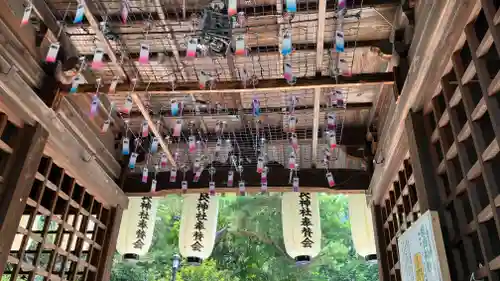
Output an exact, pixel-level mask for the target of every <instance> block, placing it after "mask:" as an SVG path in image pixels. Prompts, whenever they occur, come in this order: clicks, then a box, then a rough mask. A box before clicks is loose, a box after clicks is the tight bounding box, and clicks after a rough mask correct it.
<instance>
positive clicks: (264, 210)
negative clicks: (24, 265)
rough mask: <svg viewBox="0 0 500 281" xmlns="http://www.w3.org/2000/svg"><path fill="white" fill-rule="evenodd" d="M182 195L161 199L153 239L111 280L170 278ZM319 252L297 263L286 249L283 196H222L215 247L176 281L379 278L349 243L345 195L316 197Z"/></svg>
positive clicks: (361, 280)
mask: <svg viewBox="0 0 500 281" xmlns="http://www.w3.org/2000/svg"><path fill="white" fill-rule="evenodd" d="M181 204H182V199H181V197H178V196H172V197H168V198H165V199H162V201H161V203H160V204H159V210H158V214H157V219H156V226H155V232H154V238H153V244H152V246H151V249H150V252H149V254H148V255H147V256H145V257H142V258H141V261H140V262H138V263H137V264H135V265H130V264H124V263H123V262H121V261H120V260H119V259H117V260H116V262H115V265H114V267H113V275H112V280H113V281H122V280H123V281H125V280H126V281H135V280H141V281H142V280H148V281H163V280H170V277H171V274H172V269H171V266H172V256H173V255H174V254H175V253H178V245H177V241H178V234H179V220H180V210H181ZM320 210H321V228H322V232H323V238H322V241H321V242H322V251H321V253H320V254H319V255H318V257H316V258H315V259H314V261H313V262H312V263H311V264H309V265H307V266H304V267H297V266H296V265H295V262H294V261H293V260H292V259H291V258H290V257H289V256H288V255H287V254H286V251H285V246H284V244H283V238H282V237H283V235H282V227H281V197H280V195H279V194H273V195H269V196H254V197H250V196H248V197H237V196H226V197H221V198H220V208H219V223H218V229H219V230H218V234H217V241H216V246H215V249H214V251H213V253H212V256H211V258H210V259H209V260H206V261H204V262H203V264H202V265H201V266H198V267H193V266H187V265H183V266H182V267H181V269H180V271H179V273H178V274H177V280H178V281H215V280H218V281H239V280H255V281H292V280H301V281H302V280H308V281H377V280H378V272H377V270H378V267H377V266H375V265H371V264H368V263H366V262H365V261H364V260H363V259H362V258H361V257H359V256H357V254H356V252H355V251H354V249H353V246H352V239H351V233H350V225H349V221H348V218H347V213H348V212H347V200H346V198H345V197H344V196H329V195H321V196H320Z"/></svg>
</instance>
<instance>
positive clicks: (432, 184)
mask: <svg viewBox="0 0 500 281" xmlns="http://www.w3.org/2000/svg"><path fill="white" fill-rule="evenodd" d="M406 133H407V136H408V145H409V148H410V158H411V162H412V166H413V175H414V177H415V187H416V189H417V196H418V202H419V204H420V212H421V213H425V212H426V211H427V210H433V211H436V210H438V209H439V208H440V206H441V200H442V198H441V195H440V192H439V188H438V186H437V184H436V179H435V178H436V177H435V174H434V170H433V165H432V158H431V155H430V149H431V148H430V137H429V136H427V134H426V131H425V129H424V116H423V114H422V112H417V113H415V112H412V111H410V113H409V114H408V117H407V118H406Z"/></svg>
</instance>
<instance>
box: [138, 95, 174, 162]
mask: <svg viewBox="0 0 500 281" xmlns="http://www.w3.org/2000/svg"><path fill="white" fill-rule="evenodd" d="M131 96H132V100H133V101H134V103H135V104H136V105H137V107H138V108H139V111H140V112H141V113H142V116H144V119H146V121H147V122H148V126H149V129H150V130H151V132H152V133H153V136H155V137H157V138H158V140H159V142H160V147H161V148H162V149H163V152H165V153H166V154H167V158H168V161H169V162H170V165H172V166H174V167H175V166H176V165H177V164H176V163H175V159H174V156H173V155H172V152H170V149H169V148H168V144H167V143H166V142H165V139H164V138H163V136H162V135H161V133H160V131H159V130H158V127H157V126H156V124H155V123H154V122H153V119H152V118H151V116H150V115H149V112H148V110H147V109H146V107H145V106H144V104H143V103H142V100H141V98H139V96H138V95H137V93H132V95H131Z"/></svg>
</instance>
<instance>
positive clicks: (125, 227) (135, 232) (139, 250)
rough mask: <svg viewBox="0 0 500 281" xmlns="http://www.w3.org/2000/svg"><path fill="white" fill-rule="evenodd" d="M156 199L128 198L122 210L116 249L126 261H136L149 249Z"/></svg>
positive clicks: (156, 204) (154, 218) (153, 225)
mask: <svg viewBox="0 0 500 281" xmlns="http://www.w3.org/2000/svg"><path fill="white" fill-rule="evenodd" d="M157 208H158V201H157V200H155V199H152V198H151V197H132V198H129V204H128V209H126V210H124V211H123V217H122V222H121V225H120V232H119V234H118V241H117V244H116V250H117V251H118V252H119V253H120V254H121V255H123V259H124V260H126V261H137V260H139V257H140V256H142V255H144V254H146V253H147V252H148V251H149V247H150V246H151V242H152V241H153V231H154V228H155V220H156V209H157Z"/></svg>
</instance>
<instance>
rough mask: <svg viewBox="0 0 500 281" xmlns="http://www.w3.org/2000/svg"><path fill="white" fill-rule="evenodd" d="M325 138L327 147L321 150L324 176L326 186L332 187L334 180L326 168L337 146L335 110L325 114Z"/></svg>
mask: <svg viewBox="0 0 500 281" xmlns="http://www.w3.org/2000/svg"><path fill="white" fill-rule="evenodd" d="M325 138H326V142H327V147H326V148H325V149H324V151H323V166H324V169H325V176H326V179H327V181H328V186H329V187H334V186H335V180H334V178H333V174H332V172H330V171H329V169H328V168H329V166H330V165H329V164H330V161H331V160H332V155H333V154H334V153H336V148H337V114H336V113H335V112H330V113H328V114H327V116H326V130H325ZM335 160H336V157H335Z"/></svg>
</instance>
